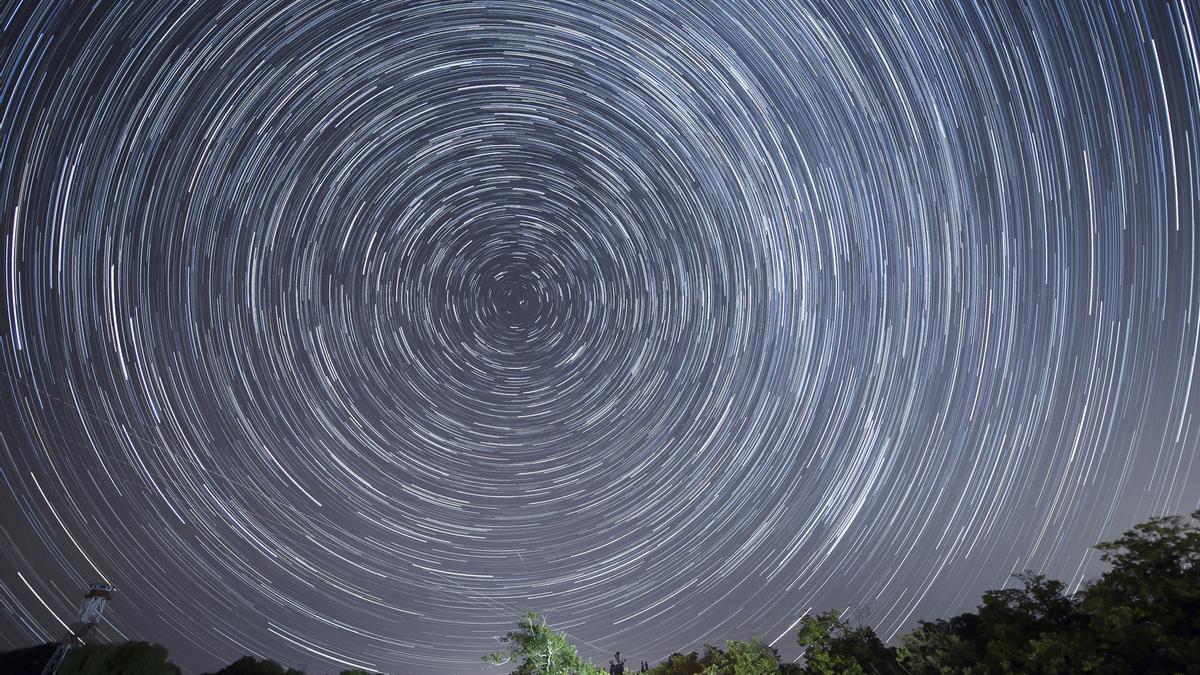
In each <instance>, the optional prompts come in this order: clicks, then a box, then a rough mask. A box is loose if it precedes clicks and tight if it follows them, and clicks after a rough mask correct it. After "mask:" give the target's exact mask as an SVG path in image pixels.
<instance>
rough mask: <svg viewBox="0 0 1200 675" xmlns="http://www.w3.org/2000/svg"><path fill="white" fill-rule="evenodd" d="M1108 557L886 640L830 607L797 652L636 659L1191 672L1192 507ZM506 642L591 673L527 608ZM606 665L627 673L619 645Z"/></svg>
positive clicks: (548, 668) (858, 670) (749, 645)
mask: <svg viewBox="0 0 1200 675" xmlns="http://www.w3.org/2000/svg"><path fill="white" fill-rule="evenodd" d="M1096 548H1097V549H1099V551H1100V552H1101V559H1102V560H1103V561H1104V562H1106V563H1108V565H1109V566H1110V569H1109V570H1108V571H1107V572H1105V573H1104V575H1103V576H1101V577H1100V578H1099V579H1097V580H1095V581H1094V582H1092V583H1090V584H1089V585H1087V586H1086V587H1084V588H1083V589H1082V590H1080V591H1079V592H1078V593H1074V594H1071V593H1067V592H1066V587H1065V586H1064V585H1063V583H1062V582H1059V581H1054V580H1051V579H1047V578H1046V577H1044V576H1042V575H1039V574H1032V573H1028V572H1027V573H1025V574H1020V575H1017V580H1018V581H1019V582H1020V585H1021V587H1020V588H1009V589H1004V590H996V591H988V592H986V593H984V594H983V601H982V602H981V603H980V605H979V606H978V608H977V610H976V611H974V612H967V613H965V614H960V615H958V616H955V617H953V618H950V619H939V620H937V621H922V622H920V623H919V625H918V626H917V628H916V629H915V630H913V631H912V632H910V633H908V634H907V635H904V636H903V637H901V638H900V640H899V642H898V644H897V645H896V646H889V645H887V644H884V642H883V641H882V640H880V639H879V636H878V635H876V634H875V631H874V629H872V628H871V627H870V626H867V625H863V624H858V623H852V622H850V621H848V620H847V619H846V618H845V617H843V615H842V613H841V612H839V611H837V610H830V611H827V612H824V613H822V614H817V615H815V616H805V617H804V618H803V619H801V621H800V623H799V629H798V630H797V632H796V640H797V642H798V643H799V645H800V647H801V648H802V649H803V654H802V657H801V659H800V662H799V663H781V662H780V659H779V653H778V652H777V651H776V650H775V649H774V648H772V647H770V646H769V645H766V644H764V643H763V642H762V641H761V640H759V639H754V640H749V641H739V640H732V641H729V642H726V643H725V646H724V647H723V648H721V647H716V646H714V645H705V646H704V648H703V651H702V652H701V653H697V652H694V651H693V652H690V653H687V654H680V653H675V654H672V655H671V656H669V657H667V659H666V660H664V661H662V662H661V663H659V664H657V665H655V666H650V665H649V664H648V663H644V662H643V663H642V664H641V668H640V669H639V670H638V671H637V672H639V673H647V674H649V675H777V674H778V675H783V674H788V675H793V674H799V673H803V674H805V675H959V674H962V675H993V674H995V675H1001V674H1005V675H1007V674H1010V673H1011V674H1014V675H1015V674H1030V675H1034V674H1044V675H1055V674H1069V673H1095V674H1097V675H1109V674H1111V675H1118V674H1128V673H1137V674H1139V675H1142V674H1145V675H1173V674H1176V673H1185V674H1191V673H1195V674H1200V511H1196V512H1194V513H1192V515H1191V517H1190V518H1183V517H1180V516H1171V517H1165V518H1154V519H1152V520H1150V521H1148V522H1145V523H1142V524H1140V525H1138V526H1136V527H1134V528H1133V529H1132V530H1129V531H1127V532H1125V534H1124V535H1123V536H1122V537H1121V538H1119V539H1117V540H1115V541H1109V542H1104V543H1102V544H1099V545H1098V546H1097V547H1096ZM500 640H501V641H502V642H503V643H504V644H505V645H506V646H507V650H506V651H505V652H500V653H496V654H489V655H487V656H485V657H484V659H485V660H487V661H489V662H491V663H510V664H515V665H516V669H515V670H513V671H512V672H513V673H514V675H598V674H601V673H604V672H606V671H605V670H604V669H602V668H601V667H598V666H595V665H592V664H591V663H583V662H582V661H581V660H580V659H579V657H578V656H577V654H576V650H575V648H574V647H573V646H572V645H570V644H569V643H568V642H567V641H566V639H565V637H564V636H563V635H561V634H559V633H555V632H554V631H553V630H551V629H550V628H549V627H547V626H546V625H545V623H544V622H540V621H539V620H538V617H537V615H536V614H534V613H532V612H530V613H526V614H525V615H524V616H523V617H522V618H521V620H520V622H519V624H518V629H517V630H516V631H513V632H510V633H508V634H507V635H505V636H503V637H501V638H500ZM607 672H608V673H609V674H611V675H626V674H627V673H632V672H634V671H633V670H632V669H628V668H627V666H626V663H625V660H624V659H622V658H621V655H620V653H618V654H617V655H616V656H615V657H614V659H613V660H610V661H609V664H608V669H607Z"/></svg>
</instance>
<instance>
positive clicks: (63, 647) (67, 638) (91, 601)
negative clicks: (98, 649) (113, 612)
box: [42, 582, 117, 675]
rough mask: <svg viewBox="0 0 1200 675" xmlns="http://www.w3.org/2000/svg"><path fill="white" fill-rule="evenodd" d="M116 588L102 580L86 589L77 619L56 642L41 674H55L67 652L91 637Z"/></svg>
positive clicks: (65, 658)
mask: <svg viewBox="0 0 1200 675" xmlns="http://www.w3.org/2000/svg"><path fill="white" fill-rule="evenodd" d="M115 590H117V587H116V586H113V585H112V584H106V583H104V582H100V583H95V584H92V586H91V588H89V589H88V594H87V595H86V596H84V598H83V604H82V605H80V607H79V620H78V621H76V622H74V623H72V624H71V627H70V631H71V632H69V633H67V634H66V635H64V636H63V639H62V640H61V641H59V643H58V649H55V650H54V656H51V657H50V660H49V661H47V662H46V667H45V668H43V669H42V675H56V674H57V673H58V669H59V668H60V667H62V664H63V661H66V660H67V654H69V653H71V650H72V649H74V648H75V647H77V646H79V645H82V644H85V640H87V639H88V638H90V637H91V635H92V633H93V632H94V631H95V630H96V626H98V625H99V624H100V615H101V614H103V613H104V608H105V607H108V599H109V597H110V596H112V594H113V591H115Z"/></svg>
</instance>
